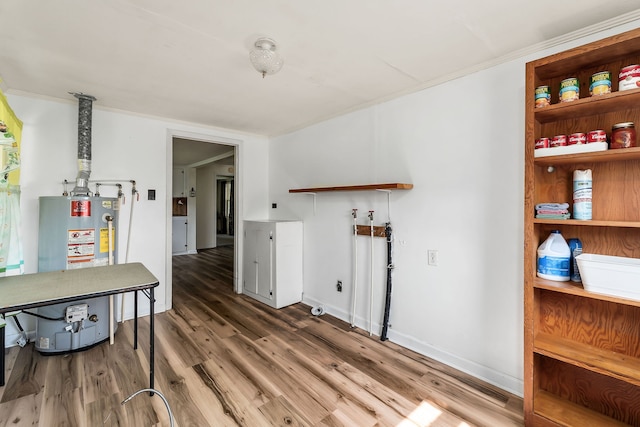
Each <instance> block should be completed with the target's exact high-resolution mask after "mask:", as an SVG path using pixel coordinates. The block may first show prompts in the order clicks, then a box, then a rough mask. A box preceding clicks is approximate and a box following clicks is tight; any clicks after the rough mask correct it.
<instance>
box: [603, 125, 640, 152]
mask: <svg viewBox="0 0 640 427" xmlns="http://www.w3.org/2000/svg"><path fill="white" fill-rule="evenodd" d="M635 146H636V129H635V126H634V125H633V122H625V123H618V124H616V125H613V130H612V132H611V143H610V144H609V148H612V149H613V148H629V147H635Z"/></svg>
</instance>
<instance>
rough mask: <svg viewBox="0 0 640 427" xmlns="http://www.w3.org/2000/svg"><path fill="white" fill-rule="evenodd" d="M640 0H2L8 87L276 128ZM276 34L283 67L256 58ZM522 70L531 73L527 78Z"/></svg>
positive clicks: (2, 73)
mask: <svg viewBox="0 0 640 427" xmlns="http://www.w3.org/2000/svg"><path fill="white" fill-rule="evenodd" d="M639 7H640V4H639V2H638V0H616V1H610V2H606V3H603V2H602V1H600V0H563V1H561V2H558V1H557V0H537V1H531V0H484V1H477V0H448V1H433V0H397V1H390V0H347V1H345V0H322V1H319V0H315V1H311V0H288V1H287V0H259V1H257V0H233V1H224V0H182V1H175V0H172V1H168V0H109V1H86V0H56V1H36V0H2V2H0V16H2V17H3V19H2V24H1V25H0V40H1V42H0V46H1V48H0V77H1V78H2V79H3V82H2V88H3V90H5V91H7V92H8V93H31V94H37V95H40V96H46V97H54V98H59V99H66V100H69V102H75V98H73V97H72V96H71V95H69V94H68V92H71V91H73V92H83V93H87V94H91V95H93V96H95V97H96V98H97V102H96V104H95V107H96V108H101V107H102V108H110V109H117V110H124V111H129V112H134V113H138V114H143V115H149V116H154V117H162V118H170V119H174V120H178V121H186V122H191V123H197V124H201V125H207V126H215V127H222V128H227V129H233V130H236V131H240V132H246V133H253V134H260V135H267V136H275V135H280V134H283V133H287V132H290V131H292V130H295V129H299V128H301V127H304V126H308V125H310V124H313V123H317V122H319V121H322V120H326V119H328V118H331V117H334V116H337V115H340V114H343V113H346V112H349V111H353V110H356V109H359V108H362V107H365V106H369V105H373V104H375V103H379V102H382V101H384V100H388V99H392V98H393V97H396V96H399V95H402V94H406V93H410V92H413V91H416V90H420V89H422V88H425V87H429V86H432V85H434V84H437V83H440V82H443V81H446V80H448V79H451V78H455V77H457V76H461V75H464V74H466V73H469V72H473V71H476V70H479V69H482V68H486V67H488V66H491V65H494V64H497V63H499V62H501V61H504V60H506V59H509V58H515V57H517V56H520V55H522V54H523V52H527V49H532V48H535V47H537V48H538V49H539V48H540V46H543V47H544V46H546V45H545V44H544V43H546V42H548V41H549V40H553V39H555V38H557V37H560V36H562V35H564V34H567V33H570V32H573V31H577V30H581V29H583V28H585V27H587V26H591V25H601V26H605V27H606V26H607V25H608V24H609V23H605V24H603V22H605V21H606V20H608V19H610V18H613V17H618V16H620V15H623V14H628V15H625V16H624V17H620V18H618V20H617V21H615V22H620V21H621V22H624V21H626V20H629V19H630V18H629V17H630V16H631V17H632V18H637V17H639V16H640V9H639ZM259 36H268V37H271V38H273V39H275V40H276V42H277V43H278V46H279V51H280V52H281V54H282V56H283V57H284V67H283V69H282V71H280V72H279V73H278V74H275V75H272V76H267V77H266V78H264V79H263V78H262V77H261V75H260V74H259V73H258V72H257V71H255V70H254V69H253V68H252V66H251V64H250V63H249V60H248V52H249V49H250V48H251V46H252V45H253V43H254V41H255V40H256V39H257V38H258V37H259ZM523 78H524V76H523Z"/></svg>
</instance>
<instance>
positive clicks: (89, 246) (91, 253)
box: [67, 228, 96, 268]
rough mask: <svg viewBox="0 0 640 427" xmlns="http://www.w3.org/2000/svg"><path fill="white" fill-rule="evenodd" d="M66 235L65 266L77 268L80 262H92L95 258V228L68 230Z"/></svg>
mask: <svg viewBox="0 0 640 427" xmlns="http://www.w3.org/2000/svg"><path fill="white" fill-rule="evenodd" d="M67 235H68V239H67V268H77V267H78V266H80V265H81V263H87V262H92V261H93V259H94V258H95V250H96V249H95V247H96V230H95V229H93V228H87V229H84V230H68V233H67ZM82 265H86V264H82Z"/></svg>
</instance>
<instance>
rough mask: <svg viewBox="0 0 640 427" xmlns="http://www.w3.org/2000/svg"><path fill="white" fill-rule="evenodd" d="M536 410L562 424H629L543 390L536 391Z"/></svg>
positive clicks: (537, 413)
mask: <svg viewBox="0 0 640 427" xmlns="http://www.w3.org/2000/svg"><path fill="white" fill-rule="evenodd" d="M534 412H535V415H537V416H539V417H542V418H545V419H548V420H551V421H553V422H555V423H557V424H559V425H562V426H598V427H609V426H611V427H620V426H628V424H625V423H622V422H620V421H616V420H614V419H612V418H609V417H607V416H604V415H602V414H600V413H598V412H595V411H591V410H590V409H588V408H585V407H584V406H580V405H576V404H575V403H572V402H569V401H568V400H565V399H561V398H559V397H558V396H555V395H553V394H551V393H549V392H546V391H543V390H540V391H538V392H537V393H536V396H535V406H534Z"/></svg>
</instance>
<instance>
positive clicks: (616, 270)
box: [576, 254, 640, 301]
mask: <svg viewBox="0 0 640 427" xmlns="http://www.w3.org/2000/svg"><path fill="white" fill-rule="evenodd" d="M576 261H577V262H578V269H579V270H580V276H581V277H582V284H583V286H584V288H585V290H587V291H589V292H595V293H599V294H605V295H610V296H615V297H620V298H628V299H633V300H638V301H640V259H637V258H625V257H619V256H610V255H596V254H581V255H578V256H577V257H576Z"/></svg>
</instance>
